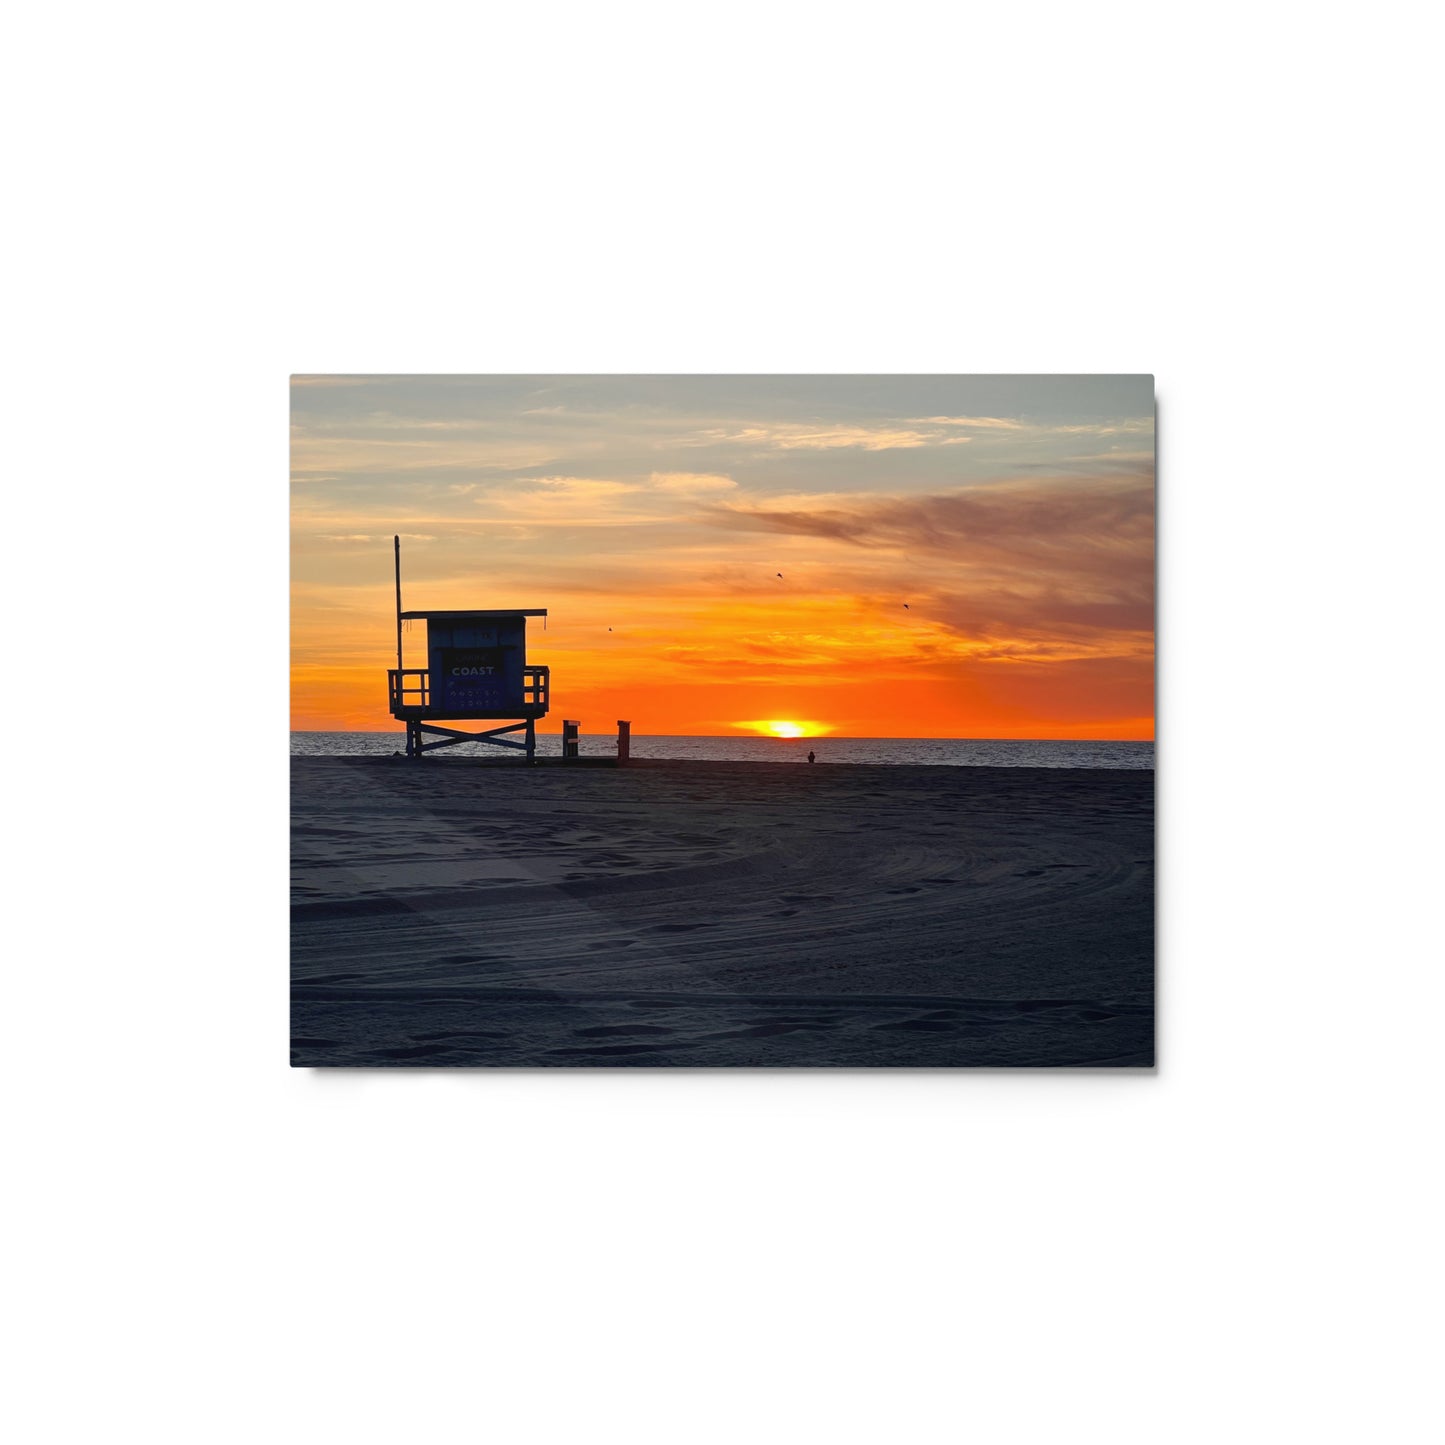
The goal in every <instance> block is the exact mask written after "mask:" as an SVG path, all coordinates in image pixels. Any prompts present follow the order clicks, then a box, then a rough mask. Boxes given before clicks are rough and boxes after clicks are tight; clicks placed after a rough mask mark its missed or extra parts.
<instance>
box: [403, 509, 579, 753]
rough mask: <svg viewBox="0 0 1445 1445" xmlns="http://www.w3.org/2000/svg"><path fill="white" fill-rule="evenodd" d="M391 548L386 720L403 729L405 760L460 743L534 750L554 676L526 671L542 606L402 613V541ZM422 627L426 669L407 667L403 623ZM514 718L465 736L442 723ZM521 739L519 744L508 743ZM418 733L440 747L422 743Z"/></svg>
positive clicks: (538, 670) (538, 669)
mask: <svg viewBox="0 0 1445 1445" xmlns="http://www.w3.org/2000/svg"><path fill="white" fill-rule="evenodd" d="M392 544H393V546H394V547H395V550H396V666H395V667H394V668H390V669H389V670H388V671H387V674H386V676H387V692H388V696H389V699H390V704H391V715H392V717H394V718H397V719H398V720H399V721H401V722H404V723H405V724H406V755H407V757H409V758H419V757H421V756H422V754H423V753H429V752H433V751H434V750H435V749H437V748H451V747H455V746H456V745H457V744H458V743H469V742H479V743H490V744H491V745H492V746H494V747H499V748H515V749H516V750H517V751H519V752H523V751H524V752H525V753H526V754H527V759H528V761H529V762H530V761H531V760H532V758H533V757H534V756H535V755H536V751H537V719H538V718H539V717H546V715H547V707H548V691H549V689H550V686H551V670H550V669H549V668H546V667H529V666H528V665H527V619H528V618H529V617H545V616H546V615H547V609H546V608H545V607H521V608H513V609H510V610H490V609H489V610H486V611H480V610H479V611H470V610H468V611H464V612H452V611H449V612H432V611H426V612H403V611H402V610H401V538H400V537H393V538H392ZM411 621H420V622H425V623H426V656H427V665H426V666H425V667H406V666H404V665H403V658H402V650H401V643H402V624H403V623H404V622H411ZM484 718H512V719H518V721H512V722H507V723H505V724H503V725H502V726H501V727H493V728H484V729H483V730H481V731H480V732H465V731H463V730H461V729H459V728H455V727H443V726H441V724H442V723H443V722H448V723H452V722H469V721H473V720H480V719H484ZM509 733H522V734H524V737H523V738H520V739H519V738H515V737H509V736H508V734H509ZM423 734H430V735H434V736H436V737H437V738H438V739H439V740H438V741H437V742H424V741H423Z"/></svg>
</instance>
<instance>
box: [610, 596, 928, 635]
mask: <svg viewBox="0 0 1445 1445" xmlns="http://www.w3.org/2000/svg"><path fill="white" fill-rule="evenodd" d="M903 610H904V611H905V612H909V611H911V610H912V609H911V608H910V607H909V606H908V604H907V603H906V602H905V603H904V604H903ZM608 630H609V631H610V630H611V629H610V628H609V629H608Z"/></svg>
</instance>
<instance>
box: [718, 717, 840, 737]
mask: <svg viewBox="0 0 1445 1445" xmlns="http://www.w3.org/2000/svg"><path fill="white" fill-rule="evenodd" d="M733 726H734V727H735V728H747V729H748V730H749V731H751V732H755V733H761V734H762V735H763V736H764V737H768V738H810V737H819V736H821V735H822V734H824V733H828V732H832V728H830V727H829V726H828V725H827V724H826V723H817V722H792V721H789V720H787V719H785V718H765V719H763V720H761V721H759V722H737V723H734V724H733Z"/></svg>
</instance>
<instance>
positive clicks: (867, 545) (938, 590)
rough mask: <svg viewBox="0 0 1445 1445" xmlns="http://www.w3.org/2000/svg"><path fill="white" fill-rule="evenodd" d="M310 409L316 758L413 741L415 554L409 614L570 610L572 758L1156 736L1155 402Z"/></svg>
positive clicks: (1122, 385) (733, 391)
mask: <svg viewBox="0 0 1445 1445" xmlns="http://www.w3.org/2000/svg"><path fill="white" fill-rule="evenodd" d="M292 403H293V405H292V423H293V425H292V458H293V488H292V726H293V727H294V728H296V729H302V730H311V729H318V730H338V731H341V730H379V731H399V730H400V725H399V724H397V723H396V722H394V721H393V720H392V718H391V717H390V716H389V714H388V712H387V708H386V669H387V668H388V667H392V666H395V620H394V594H393V588H392V547H391V537H392V534H393V533H394V532H398V533H400V534H401V536H402V571H403V589H404V596H403V601H404V605H405V607H407V608H408V609H413V608H414V609H422V608H428V607H431V608H469V607H476V608H479V609H481V608H513V607H518V608H521V607H546V608H548V609H549V613H550V615H549V618H548V621H547V629H546V631H545V632H544V631H543V630H542V626H541V622H540V619H533V621H532V622H531V624H530V625H529V635H528V661H529V662H531V663H546V664H548V665H550V667H551V668H552V698H553V708H552V712H551V715H550V716H549V717H548V718H547V720H546V721H545V722H544V723H543V724H542V729H543V731H550V732H555V731H557V730H558V729H560V726H561V718H562V717H563V716H566V717H572V718H580V719H581V721H582V724H583V731H584V732H610V731H612V730H613V728H614V726H615V723H616V721H617V719H619V718H628V719H629V720H630V721H631V722H632V724H633V731H634V733H692V734H734V735H735V734H738V733H740V732H743V733H749V732H754V731H758V730H760V729H761V725H762V724H764V723H766V722H767V721H768V720H774V719H793V720H799V721H802V722H805V723H807V724H809V725H810V726H809V728H808V731H810V732H819V733H829V732H830V733H834V734H838V735H843V736H855V737H989V738H1098V739H1147V738H1152V737H1153V710H1154V679H1153V558H1154V484H1153V387H1152V380H1151V378H1148V377H1078V378H1045V377H1040V378H1029V377H1008V378H986V377H985V378H968V377H954V378H949V377H922V378H917V377H915V378H909V377H882V378H866V377H812V378H790V377H755V378H744V377H716V378H705V377H671V378H629V377H601V378H564V377H531V378H526V377H521V378H488V377H478V378H468V377H408V378H371V377H368V378H297V379H296V381H295V383H294V385H293V393H292ZM779 573H781V574H782V576H781V577H779V576H778V575H777V574H779ZM905 603H906V604H907V606H906V607H905V605H904V604H905ZM412 626H413V628H414V630H413V631H411V632H410V633H409V634H408V636H407V638H406V647H407V657H406V661H407V665H408V666H422V665H424V664H425V655H424V637H425V633H424V624H423V623H420V622H418V623H415V624H413V625H412ZM609 628H610V629H611V630H610V631H609V630H608V629H609Z"/></svg>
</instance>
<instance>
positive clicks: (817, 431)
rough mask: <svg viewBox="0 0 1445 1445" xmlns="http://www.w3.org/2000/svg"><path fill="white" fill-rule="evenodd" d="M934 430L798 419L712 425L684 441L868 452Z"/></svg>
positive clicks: (911, 441) (918, 441)
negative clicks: (735, 428) (785, 422)
mask: <svg viewBox="0 0 1445 1445" xmlns="http://www.w3.org/2000/svg"><path fill="white" fill-rule="evenodd" d="M937 439H938V438H937V434H936V433H932V432H918V431H903V430H900V429H899V428H897V427H868V426H844V425H834V426H823V425H819V426H805V425H800V424H796V423H791V424H788V425H776V426H747V427H743V428H742V429H741V430H738V431H729V430H728V429H727V428H726V427H710V428H707V429H706V430H704V431H701V432H699V433H697V435H696V437H694V438H692V439H691V440H690V441H688V442H686V443H684V445H688V446H717V445H719V444H722V443H726V442H741V443H743V444H744V445H751V446H760V447H767V448H770V449H774V450H778V451H831V450H835V449H839V448H843V447H858V448H860V449H862V450H863V451H867V452H882V451H890V450H893V449H895V448H899V447H923V446H927V445H928V444H929V443H930V442H932V441H935V440H937Z"/></svg>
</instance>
